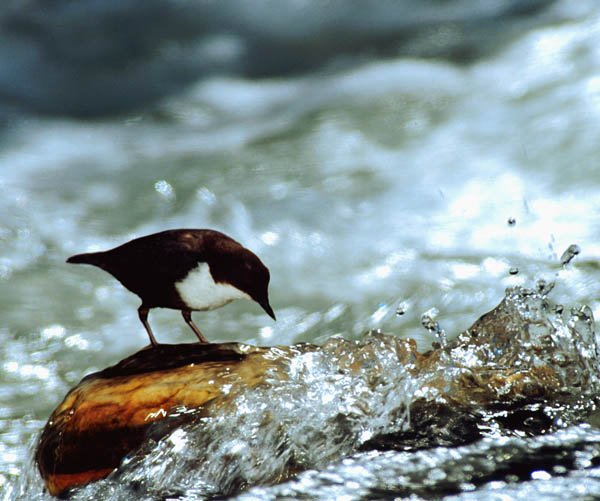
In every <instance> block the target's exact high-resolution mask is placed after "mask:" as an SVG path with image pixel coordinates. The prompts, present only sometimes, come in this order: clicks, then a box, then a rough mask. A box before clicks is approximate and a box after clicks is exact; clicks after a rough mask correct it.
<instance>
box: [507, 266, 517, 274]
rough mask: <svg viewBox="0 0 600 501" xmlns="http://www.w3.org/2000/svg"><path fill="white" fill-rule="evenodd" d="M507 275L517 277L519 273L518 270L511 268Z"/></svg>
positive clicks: (514, 267)
mask: <svg viewBox="0 0 600 501" xmlns="http://www.w3.org/2000/svg"><path fill="white" fill-rule="evenodd" d="M508 273H510V274H511V275H517V274H518V273H519V268H517V267H516V266H513V267H512V268H511V269H509V270H508Z"/></svg>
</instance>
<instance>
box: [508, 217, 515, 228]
mask: <svg viewBox="0 0 600 501" xmlns="http://www.w3.org/2000/svg"><path fill="white" fill-rule="evenodd" d="M507 223H508V226H514V225H515V224H517V220H516V219H515V218H514V217H509V218H508V221H507Z"/></svg>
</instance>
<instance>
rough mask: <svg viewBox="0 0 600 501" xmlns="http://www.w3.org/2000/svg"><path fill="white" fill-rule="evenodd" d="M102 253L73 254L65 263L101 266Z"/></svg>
mask: <svg viewBox="0 0 600 501" xmlns="http://www.w3.org/2000/svg"><path fill="white" fill-rule="evenodd" d="M103 254H104V252H88V253H86V254H75V255H74V256H71V257H70V258H69V259H67V263H72V264H93V265H94V266H101V264H102V262H103V259H102V257H103Z"/></svg>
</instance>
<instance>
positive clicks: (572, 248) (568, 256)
mask: <svg viewBox="0 0 600 501" xmlns="http://www.w3.org/2000/svg"><path fill="white" fill-rule="evenodd" d="M580 252H581V248H580V247H579V245H577V244H571V245H569V247H567V250H566V251H565V252H563V255H562V256H560V263H561V264H562V265H563V266H566V265H567V264H569V263H570V262H571V260H572V259H573V258H574V257H575V256H577V255H578V254H579V253H580Z"/></svg>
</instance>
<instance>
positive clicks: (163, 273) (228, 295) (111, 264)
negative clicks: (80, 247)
mask: <svg viewBox="0 0 600 501" xmlns="http://www.w3.org/2000/svg"><path fill="white" fill-rule="evenodd" d="M67 263H73V264H89V265H93V266H97V267H98V268H101V269H102V270H104V271H106V272H108V273H110V274H111V275H112V276H113V277H115V278H116V279H117V280H118V281H119V282H121V284H122V285H123V286H124V287H125V288H127V289H128V290H130V291H131V292H133V293H134V294H137V295H138V296H139V297H140V299H141V300H142V304H141V305H140V307H139V308H138V316H139V319H140V321H141V322H142V325H143V326H144V328H145V329H146V332H147V334H148V337H149V338H150V343H151V345H152V347H157V346H158V345H159V343H158V342H157V340H156V338H155V336H154V333H153V332H152V329H151V327H150V324H149V323H148V313H149V311H150V310H151V309H153V308H171V309H174V310H180V311H181V314H182V316H183V319H184V320H185V322H186V323H187V324H188V326H189V327H190V328H191V329H192V331H193V332H194V334H195V335H196V336H197V338H198V340H199V342H200V343H208V340H207V339H206V337H204V335H203V334H202V332H201V331H200V329H199V328H198V327H197V326H196V324H195V323H194V321H193V320H192V311H206V310H213V309H215V308H220V307H221V306H224V305H226V304H228V303H230V302H231V301H233V300H235V299H249V300H253V301H255V302H256V303H258V304H259V305H260V306H261V307H262V309H263V310H264V311H265V312H266V313H267V314H268V315H269V316H270V317H271V318H272V319H273V320H276V318H275V313H274V312H273V309H272V308H271V305H270V304H269V294H268V287H269V280H270V273H269V269H268V268H267V267H266V266H265V265H264V264H263V263H262V261H261V260H260V259H259V258H258V256H257V255H256V254H254V253H253V252H252V251H250V250H248V249H246V248H245V247H244V246H243V245H242V244H240V243H239V242H237V241H236V240H234V239H233V238H231V237H229V236H227V235H225V234H224V233H221V232H219V231H216V230H210V229H173V230H166V231H161V232H159V233H153V234H151V235H146V236H143V237H139V238H135V239H133V240H130V241H129V242H126V243H124V244H123V245H120V246H118V247H115V248H113V249H109V250H106V251H101V252H90V253H85V254H76V255H74V256H71V257H69V258H68V259H67Z"/></svg>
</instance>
